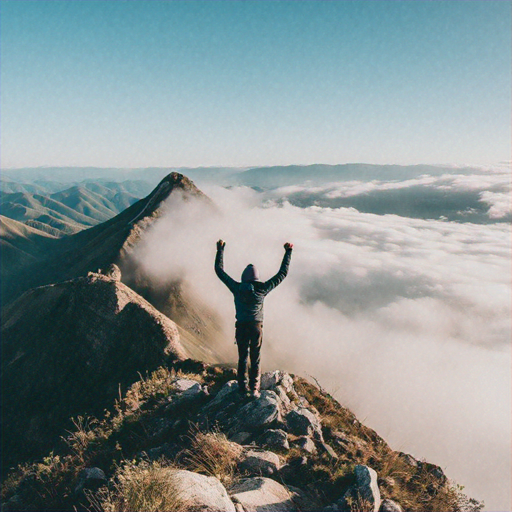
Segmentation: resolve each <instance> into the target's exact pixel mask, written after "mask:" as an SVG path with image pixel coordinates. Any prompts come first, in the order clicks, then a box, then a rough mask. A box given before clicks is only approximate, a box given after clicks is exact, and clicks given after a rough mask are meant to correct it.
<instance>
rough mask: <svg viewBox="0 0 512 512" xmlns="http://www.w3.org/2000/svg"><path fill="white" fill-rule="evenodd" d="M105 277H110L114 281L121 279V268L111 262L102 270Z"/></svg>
mask: <svg viewBox="0 0 512 512" xmlns="http://www.w3.org/2000/svg"><path fill="white" fill-rule="evenodd" d="M103 274H105V275H106V276H107V277H110V279H113V280H114V281H121V277H122V274H121V269H120V268H119V267H118V266H117V265H116V264H115V263H111V264H110V265H109V266H108V268H107V270H105V271H104V272H103Z"/></svg>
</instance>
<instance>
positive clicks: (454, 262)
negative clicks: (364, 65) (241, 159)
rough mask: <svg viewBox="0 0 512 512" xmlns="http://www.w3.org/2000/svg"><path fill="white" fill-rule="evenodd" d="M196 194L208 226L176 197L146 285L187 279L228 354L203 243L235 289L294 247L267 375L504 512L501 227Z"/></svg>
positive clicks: (148, 253)
mask: <svg viewBox="0 0 512 512" xmlns="http://www.w3.org/2000/svg"><path fill="white" fill-rule="evenodd" d="M437 183H438V185H439V182H437ZM444 183H445V184H446V183H448V180H445V181H444ZM449 183H450V186H453V187H459V188H460V187H463V186H471V185H468V184H467V182H465V183H462V182H460V183H458V184H457V185H455V183H456V180H455V179H452V180H451V181H449ZM492 186H494V185H491V188H492ZM206 192H207V193H208V194H209V195H210V197H212V198H213V199H214V201H215V202H216V204H217V205H218V207H219V213H218V215H217V216H212V215H211V212H209V211H208V212H207V211H205V210H204V208H203V207H202V205H201V204H199V203H195V202H187V203H184V202H182V201H180V200H179V198H174V199H173V200H171V202H170V203H169V204H168V205H167V207H168V212H167V214H166V215H165V216H164V217H163V218H162V219H161V220H160V221H159V222H158V223H156V224H155V225H154V227H153V229H152V230H151V231H150V232H149V233H148V235H147V237H146V239H145V240H144V242H143V243H142V244H141V245H140V246H139V247H138V248H137V255H138V258H139V259H140V263H141V265H144V266H145V267H146V269H147V270H148V271H150V272H151V273H152V275H153V277H154V279H155V280H164V279H168V278H169V277H170V276H175V275H185V276H186V278H187V280H188V282H189V283H190V286H191V287H192V288H194V291H195V292H196V293H198V294H200V295H201V296H202V298H203V299H204V300H206V301H207V302H209V304H210V305H211V306H212V307H213V308H215V309H216V310H217V311H218V312H219V314H220V315H221V316H222V317H223V318H224V323H225V330H226V346H228V345H231V347H232V339H233V333H234V327H233V317H234V308H233V301H232V296H231V294H230V293H229V291H228V290H227V288H225V287H224V285H223V284H222V283H221V282H220V281H219V280H218V279H217V278H216V276H215V274H214V272H213V259H214V255H215V242H216V240H217V239H219V238H223V239H225V240H226V242H227V245H226V255H225V268H226V271H227V272H228V273H229V274H230V275H232V276H233V277H234V278H235V279H236V278H239V276H240V274H241V272H242V270H243V268H244V267H245V265H247V263H253V264H255V265H256V266H257V267H258V268H259V270H260V275H261V276H262V278H263V279H266V278H268V277H270V276H271V275H273V274H274V273H275V272H276V271H277V269H278V267H279V264H280V261H281V258H282V254H283V248H282V244H283V243H284V242H286V241H288V240H289V241H291V242H294V244H295V250H294V254H293V258H292V264H291V270H290V274H289V277H288V278H287V280H285V281H284V283H283V284H282V285H281V286H280V287H279V288H277V289H276V290H275V291H273V292H272V293H271V294H270V295H269V296H268V298H267V299H266V304H265V315H266V319H265V345H264V355H263V362H264V365H265V367H266V368H267V369H271V368H276V367H282V368H286V369H288V370H290V371H295V372H298V373H302V374H310V375H314V376H316V377H318V378H319V379H320V381H321V383H322V384H323V385H324V387H326V388H327V389H329V390H330V391H331V392H333V393H334V394H335V395H336V396H337V397H338V398H339V400H340V401H341V402H342V403H344V404H346V405H348V406H349V407H350V408H351V409H352V410H354V412H355V413H356V414H357V415H358V416H359V417H360V419H361V420H363V421H365V422H366V423H367V424H369V425H371V426H373V427H374V428H376V429H377V431H378V432H379V433H380V434H382V435H383V436H384V437H385V438H386V439H387V440H388V441H389V442H390V443H391V444H392V446H393V447H394V448H396V449H401V450H405V451H409V452H412V453H413V454H414V455H415V456H417V457H420V458H422V457H424V458H426V459H428V460H430V461H432V462H435V463H438V464H440V465H442V466H443V467H445V468H446V469H447V472H448V474H449V476H451V477H453V478H455V479H457V480H458V481H460V482H461V483H463V484H465V485H466V486H467V490H468V492H469V493H470V494H471V493H472V494H474V495H475V497H477V498H485V499H486V503H487V505H488V507H490V509H491V510H492V509H496V510H497V509H499V508H501V509H506V508H508V507H509V506H510V489H509V486H508V485H507V486H504V485H502V482H509V481H510V460H509V456H508V454H509V453H510V437H511V436H510V434H511V432H510V428H511V425H510V412H511V411H510V403H511V391H510V365H511V358H510V335H511V332H510V308H511V289H510V270H511V268H510V226H509V225H508V224H506V223H495V224H489V225H484V224H480V225H477V224H470V223H455V222H443V221H439V220H423V219H415V218H406V217H399V216H396V215H374V214H368V213H360V212H358V211H357V210H355V209H351V208H337V209H330V208H322V207H318V206H312V207H307V208H299V207H297V206H293V205H291V204H289V203H287V202H286V201H284V202H283V201H281V202H278V201H275V200H274V199H275V196H274V198H273V199H272V198H269V195H268V194H258V193H256V192H254V191H252V190H250V189H245V188H242V189H232V190H225V189H221V188H215V187H211V188H209V189H207V190H206ZM477 192H478V193H480V192H481V191H480V190H478V189H477ZM304 193H306V191H304ZM269 199H270V200H269ZM235 357H236V356H235V353H234V350H233V360H235Z"/></svg>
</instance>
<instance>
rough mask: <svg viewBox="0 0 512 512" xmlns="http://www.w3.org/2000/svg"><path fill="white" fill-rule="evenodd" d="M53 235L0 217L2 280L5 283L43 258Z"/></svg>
mask: <svg viewBox="0 0 512 512" xmlns="http://www.w3.org/2000/svg"><path fill="white" fill-rule="evenodd" d="M53 238H55V236H54V235H53V234H52V233H48V232H45V231H42V230H39V229H37V228H36V227H35V226H34V227H31V226H27V225H25V224H23V223H21V222H17V221H15V220H12V219H9V218H7V217H4V216H3V215H0V251H1V258H0V264H1V274H0V275H1V280H2V282H3V283H5V282H6V281H7V280H9V279H10V277H11V276H12V275H13V274H16V273H17V272H18V271H19V270H20V269H23V268H26V267H28V266H30V265H31V264H33V263H34V262H36V261H37V260H38V259H39V258H41V257H42V254H43V253H44V251H45V249H46V248H47V247H48V245H49V243H51V242H50V239H53Z"/></svg>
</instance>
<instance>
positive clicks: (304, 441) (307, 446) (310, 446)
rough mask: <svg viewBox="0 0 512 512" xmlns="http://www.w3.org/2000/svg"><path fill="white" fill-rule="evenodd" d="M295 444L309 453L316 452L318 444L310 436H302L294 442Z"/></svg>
mask: <svg viewBox="0 0 512 512" xmlns="http://www.w3.org/2000/svg"><path fill="white" fill-rule="evenodd" d="M292 444H293V446H297V447H298V448H300V449H301V450H304V451H305V452H308V453H316V446H315V443H314V442H313V440H312V439H311V438H310V437H308V436H300V437H298V438H297V439H295V440H294V441H293V442H292Z"/></svg>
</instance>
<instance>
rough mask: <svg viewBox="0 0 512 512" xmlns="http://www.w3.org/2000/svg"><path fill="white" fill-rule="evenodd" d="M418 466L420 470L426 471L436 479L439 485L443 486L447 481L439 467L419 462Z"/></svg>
mask: <svg viewBox="0 0 512 512" xmlns="http://www.w3.org/2000/svg"><path fill="white" fill-rule="evenodd" d="M419 465H420V467H421V468H422V469H425V470H427V472H428V473H430V474H431V475H432V476H434V477H435V478H437V480H439V485H444V484H445V483H446V482H447V481H448V478H446V475H445V474H444V471H443V470H442V469H441V468H440V467H439V466H436V465H435V464H431V463H430V462H420V463H419Z"/></svg>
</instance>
